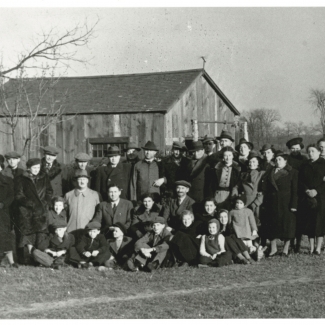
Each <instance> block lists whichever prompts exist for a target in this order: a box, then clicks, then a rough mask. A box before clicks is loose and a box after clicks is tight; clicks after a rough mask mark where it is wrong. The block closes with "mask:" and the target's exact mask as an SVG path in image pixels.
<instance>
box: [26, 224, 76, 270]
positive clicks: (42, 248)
mask: <svg viewBox="0 0 325 325" xmlns="http://www.w3.org/2000/svg"><path fill="white" fill-rule="evenodd" d="M66 230H67V223H66V221H64V220H57V221H56V222H55V223H54V224H53V225H52V231H51V233H50V234H49V236H48V237H47V238H45V239H44V240H43V241H42V242H41V243H40V244H39V246H38V249H34V250H33V251H32V254H33V257H34V260H35V261H36V262H38V263H40V264H41V265H43V266H47V267H53V268H54V269H59V268H60V267H61V266H64V265H66V263H67V262H68V260H69V251H70V249H71V247H72V246H74V244H75V238H74V236H73V235H72V234H68V233H67V232H66ZM45 254H46V255H45Z"/></svg>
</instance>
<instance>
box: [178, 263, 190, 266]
mask: <svg viewBox="0 0 325 325" xmlns="http://www.w3.org/2000/svg"><path fill="white" fill-rule="evenodd" d="M186 266H189V264H188V263H187V262H180V263H178V267H186Z"/></svg>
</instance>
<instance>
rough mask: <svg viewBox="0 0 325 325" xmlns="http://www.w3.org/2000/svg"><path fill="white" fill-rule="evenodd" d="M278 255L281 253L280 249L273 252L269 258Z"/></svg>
mask: <svg viewBox="0 0 325 325" xmlns="http://www.w3.org/2000/svg"><path fill="white" fill-rule="evenodd" d="M277 255H279V253H278V251H276V252H275V253H273V254H269V256H268V258H272V257H274V256H277Z"/></svg>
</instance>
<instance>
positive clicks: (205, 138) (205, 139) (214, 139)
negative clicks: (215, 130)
mask: <svg viewBox="0 0 325 325" xmlns="http://www.w3.org/2000/svg"><path fill="white" fill-rule="evenodd" d="M209 141H212V142H214V143H216V138H215V137H214V136H213V135H205V136H204V138H203V139H202V143H203V144H204V143H206V142H209Z"/></svg>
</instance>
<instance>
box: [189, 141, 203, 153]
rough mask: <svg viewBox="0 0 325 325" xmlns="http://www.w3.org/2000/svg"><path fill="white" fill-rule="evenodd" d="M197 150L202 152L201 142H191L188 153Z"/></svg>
mask: <svg viewBox="0 0 325 325" xmlns="http://www.w3.org/2000/svg"><path fill="white" fill-rule="evenodd" d="M198 150H204V147H203V143H202V141H193V142H192V146H191V148H190V149H189V150H188V151H189V152H194V151H198Z"/></svg>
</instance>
